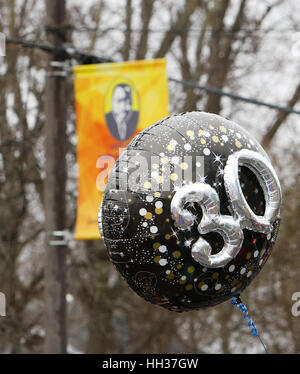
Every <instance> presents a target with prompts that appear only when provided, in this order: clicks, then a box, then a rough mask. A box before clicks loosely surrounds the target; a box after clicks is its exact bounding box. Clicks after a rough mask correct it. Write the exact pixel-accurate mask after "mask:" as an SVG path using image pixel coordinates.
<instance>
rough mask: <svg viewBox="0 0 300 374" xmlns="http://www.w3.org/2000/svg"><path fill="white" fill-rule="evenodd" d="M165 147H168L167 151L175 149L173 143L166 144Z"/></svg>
mask: <svg viewBox="0 0 300 374" xmlns="http://www.w3.org/2000/svg"><path fill="white" fill-rule="evenodd" d="M167 149H168V151H174V150H175V146H174V145H173V144H169V145H168V146H167Z"/></svg>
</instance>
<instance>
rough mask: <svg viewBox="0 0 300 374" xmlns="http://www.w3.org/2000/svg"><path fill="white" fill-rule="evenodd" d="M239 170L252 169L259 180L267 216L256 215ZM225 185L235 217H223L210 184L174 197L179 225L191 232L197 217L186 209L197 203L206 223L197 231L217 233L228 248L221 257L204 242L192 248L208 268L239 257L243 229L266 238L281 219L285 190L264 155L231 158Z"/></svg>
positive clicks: (237, 154) (192, 187)
mask: <svg viewBox="0 0 300 374" xmlns="http://www.w3.org/2000/svg"><path fill="white" fill-rule="evenodd" d="M239 166H246V167H248V168H249V169H250V170H251V171H252V172H253V173H254V174H255V176H256V177H257V179H258V181H259V183H260V185H261V187H262V189H263V192H264V197H265V213H264V215H263V216H258V215H256V214H255V213H254V212H253V211H252V209H251V208H250V207H249V205H248V203H247V201H246V199H245V197H244V194H243V192H242V189H241V186H240V183H239V179H238V168H239ZM224 185H225V190H226V194H227V196H228V200H229V202H230V206H231V208H232V209H231V210H232V212H233V215H232V216H229V215H221V214H220V200H219V197H218V194H217V192H216V191H215V189H214V188H212V187H211V186H210V185H209V184H206V183H194V184H191V185H186V186H184V187H182V188H180V189H179V190H178V191H177V192H176V193H175V195H174V196H173V199H172V202H171V214H172V218H173V219H174V221H175V225H176V226H177V227H178V228H179V229H181V230H187V229H190V228H191V226H193V224H194V222H195V217H194V216H193V214H192V213H191V212H189V211H188V210H187V209H185V208H184V206H185V205H186V204H187V203H191V202H197V203H198V204H199V205H200V206H201V208H202V213H203V216H202V219H201V222H200V224H199V225H198V227H197V229H198V231H199V233H200V234H207V233H209V232H211V231H215V232H217V233H219V234H220V235H222V237H223V240H224V246H223V248H222V249H221V251H220V252H218V253H217V254H213V255H212V254H211V251H212V248H211V246H210V244H209V243H208V242H207V241H206V240H205V239H203V238H202V237H201V236H200V238H199V239H198V240H197V241H196V242H195V243H194V245H193V247H192V256H193V258H194V259H195V260H196V261H198V262H199V263H200V264H202V265H203V266H205V267H209V268H218V267H223V266H225V265H226V264H227V263H229V262H230V261H231V260H232V259H234V258H235V257H236V255H237V254H238V253H239V251H240V249H241V246H242V244H243V240H244V235H243V231H242V230H243V229H248V230H253V231H256V232H261V233H264V234H269V233H271V232H272V229H273V223H274V221H275V220H276V218H277V217H278V216H279V209H280V204H281V189H280V183H279V180H278V177H277V175H276V172H275V170H274V169H273V167H272V165H271V163H270V162H269V161H268V160H267V159H266V157H264V156H262V155H261V154H260V153H257V152H254V151H250V150H246V149H244V150H241V151H239V152H235V153H233V154H232V155H230V156H229V157H228V160H227V163H226V166H225V169H224Z"/></svg>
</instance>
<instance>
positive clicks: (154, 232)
mask: <svg viewBox="0 0 300 374" xmlns="http://www.w3.org/2000/svg"><path fill="white" fill-rule="evenodd" d="M157 231H158V228H157V227H156V226H151V227H150V232H152V234H156V233H157Z"/></svg>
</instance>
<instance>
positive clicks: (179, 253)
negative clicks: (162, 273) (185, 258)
mask: <svg viewBox="0 0 300 374" xmlns="http://www.w3.org/2000/svg"><path fill="white" fill-rule="evenodd" d="M180 256H181V252H180V251H175V252H173V257H174V258H179V257H180Z"/></svg>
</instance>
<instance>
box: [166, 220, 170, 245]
mask: <svg viewBox="0 0 300 374" xmlns="http://www.w3.org/2000/svg"><path fill="white" fill-rule="evenodd" d="M167 219H169V218H167ZM170 238H171V235H170V234H166V235H165V239H167V240H169V239H170Z"/></svg>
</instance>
